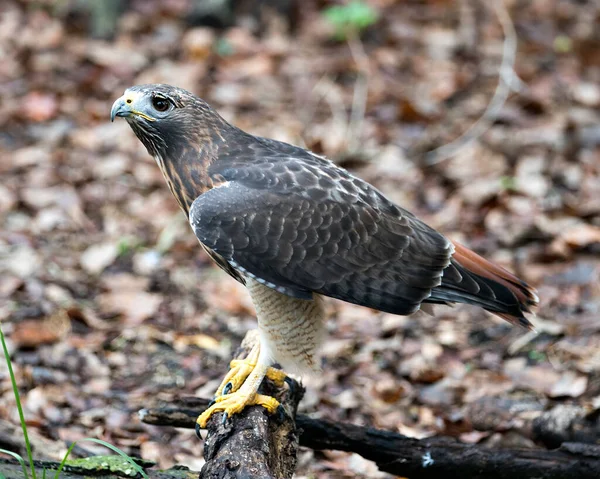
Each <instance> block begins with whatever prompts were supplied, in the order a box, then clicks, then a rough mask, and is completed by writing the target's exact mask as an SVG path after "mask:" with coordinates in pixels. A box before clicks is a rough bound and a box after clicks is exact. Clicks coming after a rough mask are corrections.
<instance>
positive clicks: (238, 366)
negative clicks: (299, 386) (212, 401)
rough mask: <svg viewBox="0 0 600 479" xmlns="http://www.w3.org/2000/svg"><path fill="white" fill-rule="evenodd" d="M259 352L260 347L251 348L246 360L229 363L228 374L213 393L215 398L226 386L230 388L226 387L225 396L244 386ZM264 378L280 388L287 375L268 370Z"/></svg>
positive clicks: (235, 360)
mask: <svg viewBox="0 0 600 479" xmlns="http://www.w3.org/2000/svg"><path fill="white" fill-rule="evenodd" d="M259 352H260V347H259V345H258V344H257V345H256V346H254V347H253V348H252V350H251V351H250V354H249V355H248V357H247V358H246V359H234V360H232V361H231V362H230V363H229V367H230V368H231V369H229V372H228V373H227V375H226V376H225V378H224V379H223V381H221V385H220V386H219V387H218V388H217V392H216V393H215V396H216V397H219V396H221V395H222V394H223V391H224V390H225V388H226V387H227V385H228V384H229V385H230V386H229V387H227V394H230V393H232V392H235V391H237V390H238V389H239V388H240V387H241V386H242V384H244V381H246V378H247V377H248V376H249V375H250V373H251V372H252V371H253V370H254V368H255V367H256V363H257V362H258V355H259ZM265 377H267V378H268V379H270V380H271V381H273V383H274V384H275V386H277V387H282V386H283V385H284V384H285V378H286V377H287V375H286V374H285V373H284V372H283V371H281V370H279V369H275V368H268V369H267V372H266V373H265Z"/></svg>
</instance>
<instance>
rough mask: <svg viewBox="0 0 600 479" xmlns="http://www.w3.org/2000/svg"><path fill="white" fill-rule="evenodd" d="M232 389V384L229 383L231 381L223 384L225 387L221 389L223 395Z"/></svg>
mask: <svg viewBox="0 0 600 479" xmlns="http://www.w3.org/2000/svg"><path fill="white" fill-rule="evenodd" d="M232 389H233V384H232V383H231V381H229V382H228V383H227V384H225V387H224V388H223V391H222V394H223V396H225V395H227V394H229V393H230V392H231V390H232Z"/></svg>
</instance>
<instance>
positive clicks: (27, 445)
mask: <svg viewBox="0 0 600 479" xmlns="http://www.w3.org/2000/svg"><path fill="white" fill-rule="evenodd" d="M0 341H2V349H3V350H4V357H5V358H6V365H7V366H8V374H9V376H10V382H11V383H12V388H13V393H14V395H15V401H16V403H17V410H18V411H19V420H20V421H21V429H22V430H23V439H24V440H25V448H26V449H27V458H28V459H29V467H30V469H31V477H32V478H33V479H37V476H36V475H35V466H34V465H33V455H32V454H31V444H30V442H29V436H28V435H27V426H26V425H25V415H24V414H23V408H22V407H21V397H20V396H19V389H18V388H17V380H16V378H15V373H14V371H13V368H12V362H11V360H10V354H8V348H7V347H6V341H5V340H4V332H3V331H2V326H1V325H0Z"/></svg>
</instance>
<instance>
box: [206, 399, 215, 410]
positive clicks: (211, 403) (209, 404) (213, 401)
mask: <svg viewBox="0 0 600 479" xmlns="http://www.w3.org/2000/svg"><path fill="white" fill-rule="evenodd" d="M216 403H217V401H216V398H215V399H213V400H212V401H211V402H209V403H208V406H207V408H206V409H208V408H209V407H211V406H213V405H215V404H216Z"/></svg>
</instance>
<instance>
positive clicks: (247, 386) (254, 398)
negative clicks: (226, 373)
mask: <svg viewBox="0 0 600 479" xmlns="http://www.w3.org/2000/svg"><path fill="white" fill-rule="evenodd" d="M244 366H246V365H244ZM247 367H248V368H251V370H250V372H249V374H248V375H247V377H246V378H245V380H242V384H241V386H240V387H239V389H238V390H237V391H235V392H232V393H230V394H226V395H221V396H218V397H217V398H215V400H214V403H213V405H212V406H210V407H209V408H208V409H207V410H206V411H204V412H203V413H202V414H201V415H200V416H199V417H198V419H197V420H196V422H197V423H198V425H199V426H200V427H201V428H204V427H206V424H207V422H208V420H209V419H210V417H211V416H212V415H213V414H214V413H216V412H221V411H222V412H224V413H225V418H226V417H228V416H231V415H233V414H238V413H239V412H241V411H242V410H243V409H244V408H246V407H248V406H254V405H258V406H263V407H264V408H265V409H266V410H267V411H268V412H269V413H273V412H275V411H276V410H277V408H278V407H279V401H277V399H275V398H272V397H270V396H265V395H264V394H258V388H259V386H260V383H262V381H263V379H264V378H265V376H266V375H267V372H268V371H269V369H272V368H269V366H268V365H266V364H262V363H260V362H257V363H256V364H254V366H249V365H248V366H247ZM272 370H273V371H276V370H274V369H272ZM277 372H279V373H281V375H283V378H285V374H284V373H283V372H281V371H277ZM226 379H227V378H226ZM228 382H229V381H228ZM280 382H281V383H283V382H284V379H280Z"/></svg>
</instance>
